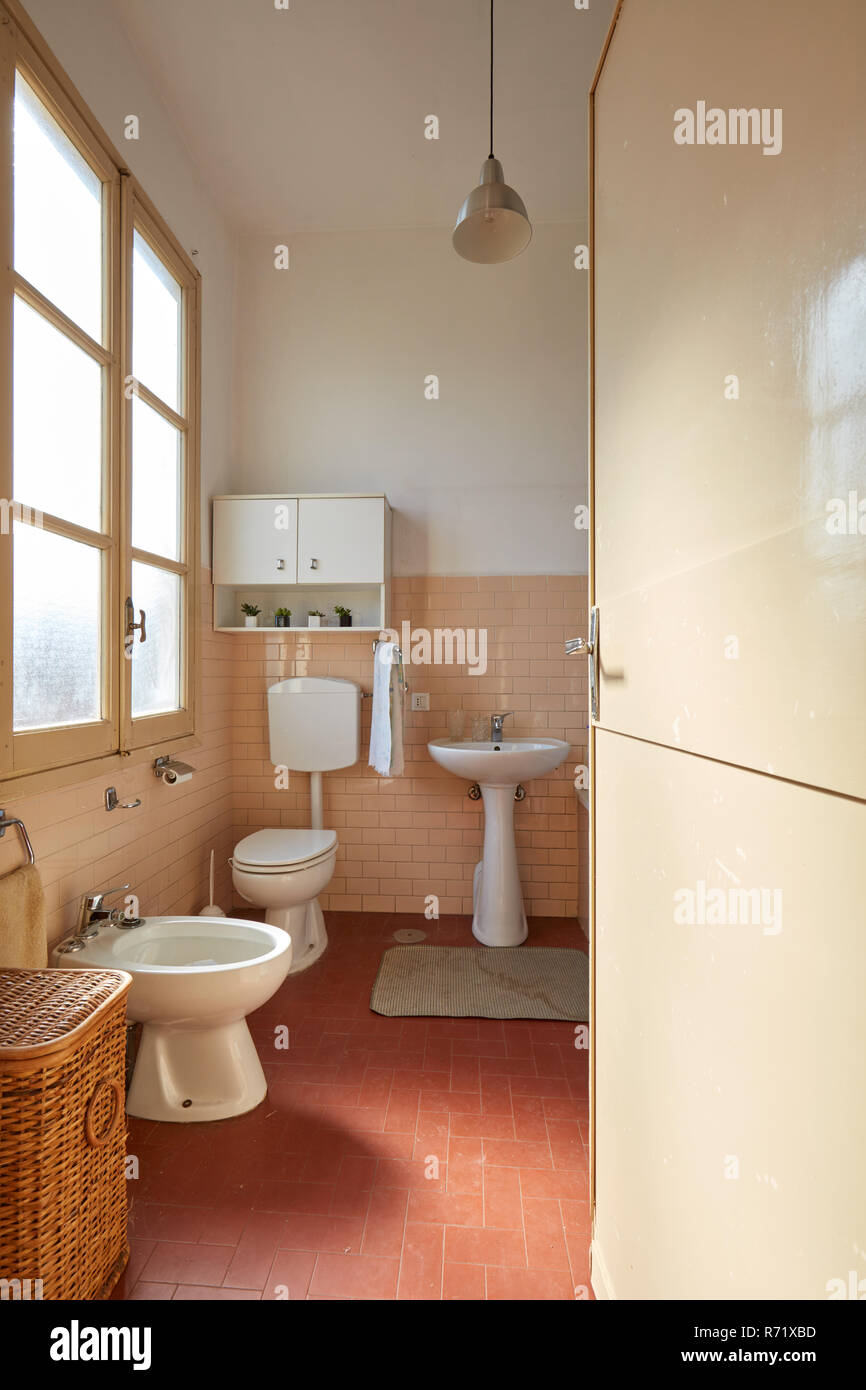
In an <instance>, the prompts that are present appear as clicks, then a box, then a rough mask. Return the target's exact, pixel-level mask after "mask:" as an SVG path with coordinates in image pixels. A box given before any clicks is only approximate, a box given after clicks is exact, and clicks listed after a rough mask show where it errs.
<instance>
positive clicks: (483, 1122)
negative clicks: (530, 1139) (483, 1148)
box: [451, 1115, 516, 1139]
mask: <svg viewBox="0 0 866 1390" xmlns="http://www.w3.org/2000/svg"><path fill="white" fill-rule="evenodd" d="M451 1133H452V1134H455V1135H460V1136H463V1137H465V1138H467V1139H469V1138H472V1139H514V1138H516V1135H515V1133H514V1121H513V1119H512V1118H511V1116H510V1115H452V1116H451Z"/></svg>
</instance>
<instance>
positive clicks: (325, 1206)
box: [256, 1181, 335, 1216]
mask: <svg viewBox="0 0 866 1390" xmlns="http://www.w3.org/2000/svg"><path fill="white" fill-rule="evenodd" d="M334 1191H335V1185H334V1184H333V1183H313V1182H267V1181H265V1182H261V1183H260V1184H259V1192H258V1196H257V1197H256V1210H257V1211H271V1212H280V1211H284V1212H291V1211H305V1212H316V1213H318V1214H319V1215H321V1216H327V1215H328V1213H329V1212H330V1210H331V1203H332V1201H333V1199H334Z"/></svg>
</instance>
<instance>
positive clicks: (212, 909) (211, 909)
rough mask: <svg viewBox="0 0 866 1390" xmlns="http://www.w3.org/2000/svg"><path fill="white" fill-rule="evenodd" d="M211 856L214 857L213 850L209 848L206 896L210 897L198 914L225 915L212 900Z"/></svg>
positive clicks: (203, 915) (208, 915)
mask: <svg viewBox="0 0 866 1390" xmlns="http://www.w3.org/2000/svg"><path fill="white" fill-rule="evenodd" d="M213 857H214V852H213V850H211V852H210V887H209V890H208V896H209V897H210V902H209V903H208V905H207V907H203V908H202V910H201V912H200V913H199V914H198V915H199V917H225V913H224V912H223V910H222V908H221V907H217V905H216V903H215V902H214V900H213Z"/></svg>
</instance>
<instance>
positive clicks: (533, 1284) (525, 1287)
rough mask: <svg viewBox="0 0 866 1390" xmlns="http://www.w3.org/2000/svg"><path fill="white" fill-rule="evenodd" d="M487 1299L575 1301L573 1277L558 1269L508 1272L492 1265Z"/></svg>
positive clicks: (488, 1276)
mask: <svg viewBox="0 0 866 1390" xmlns="http://www.w3.org/2000/svg"><path fill="white" fill-rule="evenodd" d="M487 1297H488V1299H489V1300H493V1299H507V1300H509V1301H513V1302H516V1303H522V1302H525V1301H530V1300H544V1301H555V1302H563V1301H570V1300H572V1299H573V1298H574V1289H573V1288H572V1286H571V1277H570V1275H568V1274H566V1273H565V1271H564V1270H557V1269H504V1268H501V1267H496V1266H492V1265H491V1266H488V1269H487Z"/></svg>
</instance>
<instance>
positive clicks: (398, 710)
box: [369, 642, 403, 777]
mask: <svg viewBox="0 0 866 1390" xmlns="http://www.w3.org/2000/svg"><path fill="white" fill-rule="evenodd" d="M397 650H398V648H397V643H396V642H379V643H378V644H377V646H376V655H375V658H374V660H373V714H372V719H371V723H370V758H369V763H370V767H372V768H375V770H376V772H378V773H379V774H380V776H382V777H399V776H400V775H401V774H402V772H403V685H402V682H401V680H400V671H399V670H398V668H397V666H395V664H394V662H395V655H396V652H397ZM401 666H402V663H401Z"/></svg>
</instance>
